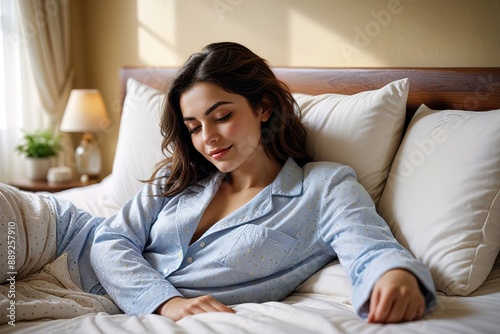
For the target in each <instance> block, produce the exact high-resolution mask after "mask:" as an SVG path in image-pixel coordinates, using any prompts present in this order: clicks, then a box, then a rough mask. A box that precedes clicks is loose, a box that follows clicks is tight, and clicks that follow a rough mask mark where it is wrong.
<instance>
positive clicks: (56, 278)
mask: <svg viewBox="0 0 500 334" xmlns="http://www.w3.org/2000/svg"><path fill="white" fill-rule="evenodd" d="M14 287H15V298H14V300H15V312H13V314H14V315H15V318H14V317H8V315H9V314H10V310H9V306H10V300H11V299H12V298H7V296H8V294H9V291H12V290H11V285H10V284H9V283H8V284H3V285H1V286H0V292H1V294H2V300H1V301H0V317H1V318H0V324H4V323H6V322H9V321H12V320H14V319H15V322H16V323H17V322H19V321H23V320H39V319H46V318H49V319H70V318H74V317H77V316H80V315H83V314H89V313H98V312H106V313H109V314H117V313H120V309H119V308H118V307H117V306H116V305H115V304H114V303H113V302H112V301H111V300H110V299H108V298H107V297H105V296H98V295H93V294H90V293H86V292H83V291H82V290H81V289H80V288H79V287H78V286H77V285H76V284H75V283H73V281H72V280H71V277H70V274H69V271H68V260H67V255H66V254H63V255H61V256H60V257H58V258H57V259H56V260H55V261H54V262H51V263H48V264H46V265H45V266H44V267H43V268H42V270H40V271H39V272H37V273H34V274H31V275H29V276H28V277H26V278H24V279H22V280H20V281H16V282H15V285H14Z"/></svg>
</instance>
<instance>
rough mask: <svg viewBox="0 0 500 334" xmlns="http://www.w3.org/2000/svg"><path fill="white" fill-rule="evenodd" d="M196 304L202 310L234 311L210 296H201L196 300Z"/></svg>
mask: <svg viewBox="0 0 500 334" xmlns="http://www.w3.org/2000/svg"><path fill="white" fill-rule="evenodd" d="M198 302H199V303H198V304H197V305H196V306H197V307H198V308H199V309H200V310H201V311H202V312H230V313H234V310H233V309H232V308H230V307H227V306H226V305H224V304H223V303H221V302H219V301H218V300H217V299H215V298H213V297H211V296H203V297H200V298H199V300H198Z"/></svg>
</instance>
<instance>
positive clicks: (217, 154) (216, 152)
mask: <svg viewBox="0 0 500 334" xmlns="http://www.w3.org/2000/svg"><path fill="white" fill-rule="evenodd" d="M231 147H233V145H231V146H229V147H226V148H216V149H213V150H211V151H210V153H208V155H210V156H211V157H212V158H214V159H216V160H218V159H221V158H222V157H223V156H224V155H226V153H227V152H228V151H229V150H230V149H231Z"/></svg>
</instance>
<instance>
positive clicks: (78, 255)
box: [0, 43, 436, 323]
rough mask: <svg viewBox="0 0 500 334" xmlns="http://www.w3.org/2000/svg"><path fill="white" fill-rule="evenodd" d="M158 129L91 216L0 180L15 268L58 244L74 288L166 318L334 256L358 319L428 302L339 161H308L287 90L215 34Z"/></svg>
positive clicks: (411, 314)
mask: <svg viewBox="0 0 500 334" xmlns="http://www.w3.org/2000/svg"><path fill="white" fill-rule="evenodd" d="M161 127H162V134H163V136H164V141H163V145H162V146H163V149H164V150H172V157H171V158H168V159H166V160H165V161H164V162H163V163H162V165H161V166H160V168H159V169H158V170H157V171H156V172H155V174H154V175H153V177H152V178H151V180H149V182H148V183H147V184H146V185H145V186H144V188H143V190H142V191H141V192H140V193H139V194H137V195H136V196H135V198H133V199H132V200H131V201H129V202H128V203H127V204H126V205H125V206H124V207H123V208H122V210H120V212H119V213H118V214H117V215H115V216H113V217H111V218H109V219H107V220H105V221H103V219H102V218H95V217H94V218H93V217H90V215H88V214H87V213H85V212H81V211H80V210H77V209H76V208H75V207H74V206H73V205H72V204H71V203H68V202H65V201H61V200H57V199H55V198H54V197H52V196H48V195H47V196H39V195H35V194H28V193H23V192H19V191H17V190H16V189H13V188H11V187H8V186H7V187H3V186H2V187H0V211H1V212H2V215H1V218H2V224H3V222H5V224H4V225H5V226H4V227H5V230H7V229H10V228H11V227H12V228H13V229H14V228H15V229H16V230H15V231H14V230H13V234H15V235H16V238H17V241H16V247H17V252H18V253H17V256H16V263H15V271H16V272H17V274H18V276H17V279H21V278H22V277H25V276H27V275H29V274H30V273H32V272H35V271H36V270H38V269H40V268H41V267H42V266H43V265H44V264H45V263H47V262H49V261H52V260H54V259H55V258H57V257H59V256H60V255H67V257H68V268H69V270H68V271H69V272H70V274H71V279H72V280H73V281H74V282H75V283H76V284H77V285H78V286H79V287H80V288H81V289H83V290H84V291H86V292H90V293H94V294H109V295H110V296H111V297H112V298H113V300H114V301H115V302H116V304H117V305H118V306H119V307H120V308H121V309H122V310H123V311H125V312H126V313H129V314H148V313H153V312H156V313H158V314H161V315H163V316H166V317H169V318H171V319H173V320H178V319H181V318H182V317H184V316H187V315H191V314H198V313H203V312H234V311H233V309H232V308H231V307H230V305H231V304H236V303H243V302H264V301H269V300H281V299H283V298H284V297H286V296H287V295H288V294H290V293H291V292H292V291H293V290H294V289H295V288H296V287H297V286H298V285H299V284H300V283H301V282H303V281H304V280H305V279H307V278H308V277H309V276H311V275H312V274H314V273H315V272H316V271H317V270H319V269H320V268H321V267H323V266H324V265H325V264H327V263H328V262H330V261H332V260H333V259H335V258H339V260H340V262H341V264H342V265H343V267H344V269H345V270H346V272H347V274H348V276H349V278H350V280H351V282H352V284H353V286H354V290H353V292H354V294H353V296H354V297H353V305H354V307H355V309H356V311H357V312H358V314H359V315H360V316H362V317H367V319H368V321H369V322H377V323H391V322H401V321H410V320H416V319H419V318H421V317H422V315H423V314H424V312H425V310H428V309H430V308H431V307H432V306H433V305H434V304H435V298H436V297H435V291H434V286H433V283H432V278H431V276H430V273H429V271H428V270H427V269H426V268H425V266H424V265H423V264H422V263H421V262H420V261H417V260H416V259H414V258H413V257H412V256H411V255H410V254H409V253H408V251H406V250H405V249H404V248H403V247H402V246H400V245H399V244H398V243H397V242H396V240H395V239H394V238H393V236H392V234H391V233H390V230H389V228H388V227H387V225H386V223H385V222H384V221H383V220H382V219H381V217H380V216H378V215H377V213H376V211H375V207H374V204H373V202H372V200H371V199H370V197H369V196H368V194H367V193H366V191H365V190H364V189H363V188H362V187H361V186H360V185H359V184H358V183H357V181H356V179H355V175H354V172H353V171H352V169H350V168H349V167H346V166H342V165H339V164H335V163H326V162H316V163H313V162H310V161H311V157H310V151H309V148H308V146H307V144H306V143H307V138H306V137H307V136H306V130H305V128H304V126H303V125H302V123H301V122H300V119H299V118H298V117H297V116H296V114H295V112H294V100H293V98H292V96H291V94H290V92H289V90H288V89H287V88H286V86H285V85H283V84H282V83H281V82H280V81H278V80H277V79H276V77H275V76H274V74H273V72H272V71H271V70H270V68H269V66H268V65H267V63H266V62H265V61H264V60H263V59H262V58H260V57H258V56H257V55H255V54H254V53H253V52H251V51H250V50H248V49H247V48H245V47H243V46H241V45H239V44H235V43H216V44H211V45H208V46H207V47H206V48H205V49H203V51H201V52H200V53H197V54H194V55H193V56H192V57H191V58H189V59H188V61H187V62H186V64H185V65H184V66H183V67H182V68H181V69H180V71H179V73H178V74H177V76H176V78H175V79H174V81H173V83H172V85H171V87H170V90H169V93H168V101H167V103H166V106H165V110H164V113H163V116H162V121H161ZM28 212H29V213H32V212H37V216H34V215H32V214H26V213H28ZM11 222H21V223H17V224H13V223H11ZM40 222H45V224H40ZM11 225H12V226H11ZM14 225H16V226H15V227H14ZM2 228H3V227H2ZM35 228H36V229H38V230H37V231H33V230H32V229H35ZM9 233H10V230H9ZM42 235H43V236H44V237H43V238H42V239H41V238H40V236H42ZM23 240H30V241H29V242H30V243H38V244H41V245H45V246H44V247H45V249H44V251H43V252H40V253H38V252H33V251H32V250H33V248H32V244H23V243H22V241H23ZM54 240H55V242H54ZM8 256H9V254H8V253H7V252H5V253H1V254H0V257H1V259H2V264H1V265H0V266H2V267H1V269H2V272H1V273H0V274H1V275H3V276H1V277H0V278H1V281H2V282H5V281H6V279H8V276H5V275H4V274H5V273H7V272H9V271H12V269H10V267H7V265H6V264H7V261H3V260H4V259H6V258H8ZM4 276H5V277H4Z"/></svg>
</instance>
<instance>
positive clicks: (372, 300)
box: [368, 289, 380, 322]
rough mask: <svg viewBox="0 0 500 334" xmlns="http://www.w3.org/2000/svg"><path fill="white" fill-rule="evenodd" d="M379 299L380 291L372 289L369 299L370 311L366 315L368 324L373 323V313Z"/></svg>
mask: <svg viewBox="0 0 500 334" xmlns="http://www.w3.org/2000/svg"><path fill="white" fill-rule="evenodd" d="M379 299H380V290H379V289H374V290H373V292H372V295H371V298H370V311H369V313H368V322H374V321H375V313H376V311H377V306H378V303H379Z"/></svg>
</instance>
